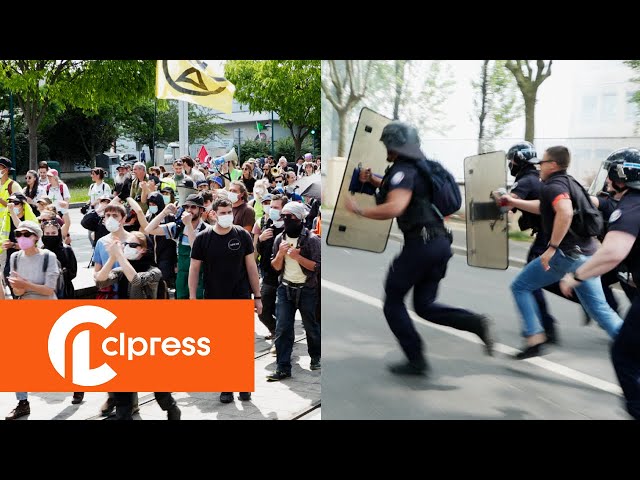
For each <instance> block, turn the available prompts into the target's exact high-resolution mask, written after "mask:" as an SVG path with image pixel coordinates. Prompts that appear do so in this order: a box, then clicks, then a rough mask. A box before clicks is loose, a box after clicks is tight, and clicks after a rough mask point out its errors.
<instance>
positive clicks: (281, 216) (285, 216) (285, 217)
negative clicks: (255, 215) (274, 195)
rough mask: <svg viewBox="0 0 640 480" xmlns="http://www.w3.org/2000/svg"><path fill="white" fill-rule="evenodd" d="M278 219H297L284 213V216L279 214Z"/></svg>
mask: <svg viewBox="0 0 640 480" xmlns="http://www.w3.org/2000/svg"><path fill="white" fill-rule="evenodd" d="M280 218H282V219H283V220H293V219H294V218H295V219H297V218H298V217H296V216H295V215H290V214H287V213H285V214H284V215H283V214H280Z"/></svg>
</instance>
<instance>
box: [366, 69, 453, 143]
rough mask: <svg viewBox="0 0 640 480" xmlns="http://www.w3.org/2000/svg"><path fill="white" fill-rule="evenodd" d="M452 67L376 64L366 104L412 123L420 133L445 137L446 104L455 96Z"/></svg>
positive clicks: (446, 126)
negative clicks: (437, 134)
mask: <svg viewBox="0 0 640 480" xmlns="http://www.w3.org/2000/svg"><path fill="white" fill-rule="evenodd" d="M454 85H455V80H454V78H453V74H452V72H451V67H450V66H449V65H448V64H447V63H444V62H441V61H433V62H427V61H422V60H391V61H390V60H383V61H376V62H374V66H373V72H372V75H371V80H370V87H369V91H368V93H367V95H366V98H365V99H364V101H366V103H367V105H368V106H369V107H370V108H372V109H373V110H376V111H377V112H379V113H380V114H382V115H386V116H390V117H393V118H394V119H399V118H400V117H402V120H404V121H407V122H410V123H413V124H414V125H416V126H417V127H418V128H419V130H420V131H421V132H425V133H426V132H430V131H434V132H437V133H439V134H445V133H446V131H447V130H449V129H450V128H451V125H448V124H446V123H445V119H446V112H445V110H444V103H445V102H446V100H447V99H448V98H449V96H450V95H451V94H452V92H453V87H454Z"/></svg>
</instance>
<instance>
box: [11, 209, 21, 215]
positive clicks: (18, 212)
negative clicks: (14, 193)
mask: <svg viewBox="0 0 640 480" xmlns="http://www.w3.org/2000/svg"><path fill="white" fill-rule="evenodd" d="M13 213H15V214H16V215H20V209H19V208H17V207H16V208H14V209H13Z"/></svg>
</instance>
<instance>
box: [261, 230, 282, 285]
mask: <svg viewBox="0 0 640 480" xmlns="http://www.w3.org/2000/svg"><path fill="white" fill-rule="evenodd" d="M267 228H273V237H271V238H269V239H267V240H265V241H264V242H261V241H260V240H258V244H257V249H258V253H259V254H260V269H261V270H262V274H263V277H262V281H263V282H264V283H266V284H267V285H272V286H277V285H278V272H276V271H275V270H274V269H273V267H272V266H271V251H272V250H273V242H274V241H275V239H276V237H277V236H278V235H280V234H281V233H282V232H284V227H282V228H276V227H274V226H273V220H271V219H269V220H267V223H265V225H264V227H263V228H262V231H263V232H264V231H265V230H266V229H267Z"/></svg>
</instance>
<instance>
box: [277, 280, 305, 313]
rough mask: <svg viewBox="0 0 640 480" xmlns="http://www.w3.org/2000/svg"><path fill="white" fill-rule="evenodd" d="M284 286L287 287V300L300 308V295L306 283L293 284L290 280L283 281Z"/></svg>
mask: <svg viewBox="0 0 640 480" xmlns="http://www.w3.org/2000/svg"><path fill="white" fill-rule="evenodd" d="M282 285H284V286H285V287H287V300H289V301H290V302H294V305H295V307H296V308H299V307H300V294H301V293H302V289H303V288H304V287H305V286H306V283H293V282H290V281H288V280H284V279H283V280H282Z"/></svg>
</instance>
